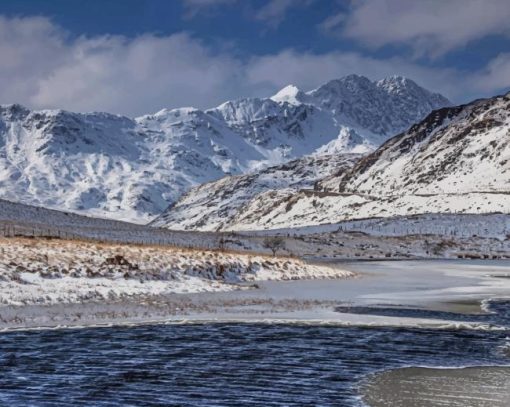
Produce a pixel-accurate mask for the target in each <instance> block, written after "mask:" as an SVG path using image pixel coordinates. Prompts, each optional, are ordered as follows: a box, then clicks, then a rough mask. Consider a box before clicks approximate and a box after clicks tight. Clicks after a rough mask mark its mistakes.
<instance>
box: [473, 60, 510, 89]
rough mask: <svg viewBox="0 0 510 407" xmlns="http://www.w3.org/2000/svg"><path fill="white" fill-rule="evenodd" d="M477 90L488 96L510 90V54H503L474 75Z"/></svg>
mask: <svg viewBox="0 0 510 407" xmlns="http://www.w3.org/2000/svg"><path fill="white" fill-rule="evenodd" d="M474 84H475V87H476V89H478V90H480V91H481V92H483V93H485V94H487V93H492V92H494V91H498V90H504V91H508V90H509V89H510V52H507V53H502V54H500V55H498V56H497V57H496V58H494V59H493V60H491V61H490V62H489V63H488V64H487V66H486V68H485V69H483V70H482V71H481V72H478V73H476V74H475V75H474Z"/></svg>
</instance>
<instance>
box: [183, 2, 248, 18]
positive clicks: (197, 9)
mask: <svg viewBox="0 0 510 407" xmlns="http://www.w3.org/2000/svg"><path fill="white" fill-rule="evenodd" d="M237 1H238V0H183V1H182V2H183V6H184V10H185V17H186V18H193V17H195V16H196V15H197V14H198V13H203V12H210V11H211V10H215V9H216V8H218V7H219V6H225V5H231V4H234V3H237Z"/></svg>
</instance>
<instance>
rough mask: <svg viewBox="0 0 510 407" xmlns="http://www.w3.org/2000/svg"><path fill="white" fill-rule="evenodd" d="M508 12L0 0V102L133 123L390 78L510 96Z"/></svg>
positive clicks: (468, 2)
mask: <svg viewBox="0 0 510 407" xmlns="http://www.w3.org/2000/svg"><path fill="white" fill-rule="evenodd" d="M509 21H510V2H509V1H508V0H421V1H419V0H416V1H412V0H353V1H349V0H342V1H341V0H172V1H169V0H146V1H143V0H88V1H82V0H52V1H40V0H3V1H2V2H1V3H0V103H14V102H16V103H22V104H24V105H27V106H29V107H31V108H64V109H68V110H75V111H92V110H104V111H109V112H114V113H120V114H125V115H128V116H135V115H140V114H144V113H151V112H155V111H157V110H160V109H161V108H163V107H167V108H172V107H180V106H194V107H198V108H207V107H212V106H215V105H217V104H219V103H221V102H223V101H225V100H227V99H232V98H239V97H243V96H269V95H271V94H273V93H274V92H276V91H277V90H278V89H279V88H281V87H283V86H285V85H287V84H290V83H292V84H295V85H297V86H299V87H300V88H302V89H304V90H310V89H313V88H314V87H316V86H318V85H320V84H322V83H324V82H326V81H327V80H329V79H333V78H338V77H341V76H344V75H347V74H350V73H357V74H360V75H365V76H368V77H369V78H371V79H374V80H375V79H380V78H382V77H385V76H389V75H393V74H398V75H404V76H408V77H410V78H412V79H414V80H415V81H416V82H418V83H419V84H420V85H422V86H425V87H426V88H428V89H430V90H434V91H438V92H441V93H443V94H444V95H445V96H447V97H449V98H450V99H451V100H452V101H454V102H456V103H461V102H467V101H469V100H471V99H473V98H476V97H482V96H488V95H493V94H496V93H502V92H504V91H507V90H508V89H509V88H510V23H509Z"/></svg>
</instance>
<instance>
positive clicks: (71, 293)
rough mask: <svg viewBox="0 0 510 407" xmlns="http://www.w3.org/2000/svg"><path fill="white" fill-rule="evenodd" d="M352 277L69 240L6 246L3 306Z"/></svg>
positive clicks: (263, 259)
mask: <svg viewBox="0 0 510 407" xmlns="http://www.w3.org/2000/svg"><path fill="white" fill-rule="evenodd" d="M352 276H353V273H351V272H348V271H345V270H340V269H338V268H334V267H327V266H319V265H312V264H308V263H306V262H304V261H301V260H299V259H295V258H290V257H270V256H264V255H254V254H245V253H234V252H221V251H207V250H189V249H179V248H171V247H163V246H138V245H119V244H103V243H90V242H80V241H70V240H69V241H66V240H59V239H51V240H48V239H25V238H4V239H0V293H1V296H0V304H1V305H49V304H70V303H83V302H91V301H96V302H97V301H116V300H121V299H136V300H139V299H140V298H146V297H151V296H159V295H166V294H183V293H200V292H216V291H231V290H239V289H244V288H246V287H247V285H248V286H249V284H250V283H254V282H257V281H261V280H296V279H316V278H346V277H352Z"/></svg>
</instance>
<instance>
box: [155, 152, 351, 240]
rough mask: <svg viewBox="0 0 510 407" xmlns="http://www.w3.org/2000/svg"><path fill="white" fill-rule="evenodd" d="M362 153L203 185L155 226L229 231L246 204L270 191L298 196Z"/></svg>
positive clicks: (312, 160) (302, 162)
mask: <svg viewBox="0 0 510 407" xmlns="http://www.w3.org/2000/svg"><path fill="white" fill-rule="evenodd" d="M359 157H360V155H358V154H335V155H321V156H305V157H303V158H299V159H296V160H293V161H290V162H288V163H286V164H281V165H279V166H274V167H269V168H266V169H263V170H261V171H258V172H254V173H250V174H245V175H237V176H231V177H224V178H222V179H220V180H218V181H213V182H209V183H205V184H202V185H200V186H198V187H195V188H192V189H191V190H190V191H188V192H187V193H186V194H184V195H183V196H182V197H181V198H180V199H179V200H178V201H177V202H176V203H175V204H174V205H172V206H171V207H169V208H168V209H167V210H166V211H165V212H164V213H163V214H162V215H161V216H159V217H157V218H156V219H155V220H154V221H153V222H152V223H151V226H157V227H166V228H169V229H198V230H221V229H228V228H229V224H230V223H232V222H234V223H235V218H236V216H237V215H238V214H239V213H242V212H243V208H244V206H245V205H248V204H249V203H250V202H251V201H253V200H254V199H256V198H257V197H258V196H260V195H264V194H265V193H267V192H274V191H280V192H281V191H285V192H286V193H287V194H290V193H295V192H297V191H299V190H301V189H303V188H308V189H310V188H313V184H314V182H315V181H317V180H319V179H322V178H324V177H326V176H328V175H331V174H333V173H335V174H338V173H339V172H340V171H346V170H348V169H349V168H351V167H352V166H353V165H354V163H355V162H356V161H357V160H358V159H359Z"/></svg>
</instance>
